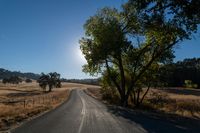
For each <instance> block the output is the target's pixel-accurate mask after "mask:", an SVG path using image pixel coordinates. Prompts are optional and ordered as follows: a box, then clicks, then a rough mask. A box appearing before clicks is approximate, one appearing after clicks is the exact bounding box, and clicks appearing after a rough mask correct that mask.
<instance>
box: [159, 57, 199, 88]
mask: <svg viewBox="0 0 200 133" xmlns="http://www.w3.org/2000/svg"><path fill="white" fill-rule="evenodd" d="M159 73H160V77H159V78H160V80H162V81H163V82H165V83H167V84H166V85H165V86H173V87H184V86H185V85H186V84H188V83H185V80H190V81H191V82H193V83H194V86H193V87H194V88H200V80H199V79H200V59H199V58H191V59H184V60H183V61H178V62H176V63H171V64H168V65H164V66H162V68H161V69H160V70H159ZM186 82H187V81H186ZM193 83H192V84H193ZM192 84H191V85H189V86H190V87H192ZM195 84H196V85H195ZM189 86H188V87H189Z"/></svg>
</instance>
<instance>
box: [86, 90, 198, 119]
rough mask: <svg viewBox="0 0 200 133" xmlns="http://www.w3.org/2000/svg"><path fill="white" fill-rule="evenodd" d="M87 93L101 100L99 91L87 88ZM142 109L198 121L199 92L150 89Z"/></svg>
mask: <svg viewBox="0 0 200 133" xmlns="http://www.w3.org/2000/svg"><path fill="white" fill-rule="evenodd" d="M87 93H88V94H89V95H92V96H93V97H95V98H97V99H101V94H100V89H92V88H89V89H87ZM105 102H106V101H105ZM142 108H143V110H155V111H160V112H162V113H167V114H175V115H179V116H184V117H189V118H194V119H200V90H197V89H190V88H163V89H150V91H149V93H148V95H147V96H146V98H145V100H144V103H143V105H142Z"/></svg>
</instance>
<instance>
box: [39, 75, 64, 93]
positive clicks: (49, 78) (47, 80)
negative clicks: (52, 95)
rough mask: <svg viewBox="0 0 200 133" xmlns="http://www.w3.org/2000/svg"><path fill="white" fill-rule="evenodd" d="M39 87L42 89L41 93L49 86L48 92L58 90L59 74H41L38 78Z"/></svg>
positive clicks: (59, 85) (59, 83) (59, 84)
mask: <svg viewBox="0 0 200 133" xmlns="http://www.w3.org/2000/svg"><path fill="white" fill-rule="evenodd" d="M38 83H39V86H40V87H41V88H42V89H43V91H46V87H47V86H49V92H50V91H52V89H53V88H54V87H55V88H60V87H61V81H60V74H58V73H56V72H53V73H49V74H44V73H42V74H41V76H40V78H39V79H38Z"/></svg>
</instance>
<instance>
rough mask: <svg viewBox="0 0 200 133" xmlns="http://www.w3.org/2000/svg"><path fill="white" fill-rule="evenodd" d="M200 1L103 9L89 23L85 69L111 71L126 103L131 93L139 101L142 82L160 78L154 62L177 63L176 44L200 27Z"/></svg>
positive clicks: (136, 0) (140, 2)
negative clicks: (120, 9)
mask: <svg viewBox="0 0 200 133" xmlns="http://www.w3.org/2000/svg"><path fill="white" fill-rule="evenodd" d="M199 5H200V4H199V2H195V1H194V0H192V1H191V0H190V1H189V0H188V1H187V0H185V1H184V2H180V1H178V0H175V1H171V0H169V1H160V0H148V1H147V0H129V1H128V2H127V3H126V4H124V5H123V10H122V11H121V12H119V11H117V10H116V9H110V8H104V9H102V10H100V11H99V12H98V13H97V14H96V15H94V16H93V17H90V19H89V20H88V21H87V22H86V24H85V25H84V28H85V31H86V36H85V37H84V38H82V39H81V40H80V48H81V50H82V52H83V54H84V55H85V58H86V60H87V64H86V65H84V66H83V71H84V72H89V73H90V74H91V75H94V74H96V73H102V72H103V71H107V73H108V75H109V78H110V80H111V82H112V85H114V86H115V87H116V88H117V90H118V93H119V95H120V99H121V104H122V105H123V106H127V104H128V98H129V97H130V95H131V94H132V93H135V92H137V95H138V97H137V98H136V96H134V98H136V100H138V99H140V98H139V94H138V93H139V92H140V90H141V88H142V87H143V86H144V85H145V83H143V82H144V81H145V82H146V83H153V82H151V81H152V79H156V77H157V76H156V69H157V67H154V66H160V65H161V64H165V63H168V62H170V61H172V59H173V57H174V56H173V47H174V46H175V45H176V44H177V43H179V42H181V41H183V40H185V39H190V37H191V35H192V34H193V33H195V32H196V31H197V25H198V24H199V22H200V21H199V19H200V17H199V14H200V12H196V11H194V9H196V10H199V8H198V7H199ZM191 8H192V9H191ZM190 9H191V10H190ZM150 74H151V76H150V77H149V75H150ZM138 88H139V89H138ZM142 99H143V97H142ZM142 99H141V100H142ZM138 101H139V100H138ZM137 103H140V102H137Z"/></svg>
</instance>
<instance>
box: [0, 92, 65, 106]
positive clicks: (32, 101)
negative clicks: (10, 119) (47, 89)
mask: <svg viewBox="0 0 200 133" xmlns="http://www.w3.org/2000/svg"><path fill="white" fill-rule="evenodd" d="M62 99H63V98H62V96H60V95H53V94H48V95H43V96H36V97H32V98H23V99H14V98H13V99H9V100H2V101H0V104H3V105H7V106H16V105H18V106H23V108H29V107H34V106H38V105H47V104H52V103H57V102H60V101H62Z"/></svg>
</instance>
